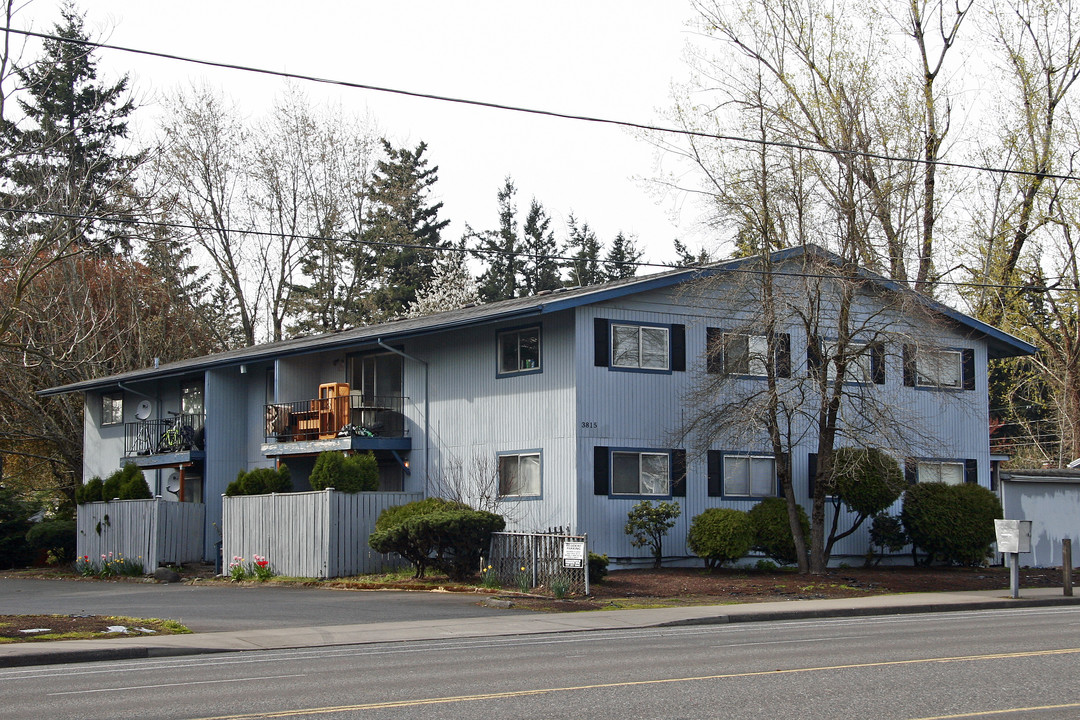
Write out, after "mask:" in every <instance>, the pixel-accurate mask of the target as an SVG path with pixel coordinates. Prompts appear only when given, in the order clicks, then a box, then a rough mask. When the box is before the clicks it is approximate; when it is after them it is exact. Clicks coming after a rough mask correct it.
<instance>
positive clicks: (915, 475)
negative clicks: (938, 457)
mask: <svg viewBox="0 0 1080 720" xmlns="http://www.w3.org/2000/svg"><path fill="white" fill-rule="evenodd" d="M918 467H919V464H918V463H917V462H916V461H915V458H908V459H907V460H905V461H904V479H905V480H907V483H908V485H914V484H915V483H917V482H919V471H918Z"/></svg>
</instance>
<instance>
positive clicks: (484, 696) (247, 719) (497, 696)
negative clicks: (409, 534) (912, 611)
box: [198, 648, 1080, 720]
mask: <svg viewBox="0 0 1080 720" xmlns="http://www.w3.org/2000/svg"><path fill="white" fill-rule="evenodd" d="M1076 654H1080V648H1064V649H1061V650H1030V651H1026V652H1012V653H991V654H988V655H960V656H956V657H940V658H919V659H916V660H886V661H883V662H871V663H854V664H851V665H823V666H819V667H809V668H791V669H788V670H758V671H756V672H742V673H727V674H723V675H697V676H692V677H679V678H662V679H659V680H631V681H626V682H613V683H597V684H595V685H572V686H568V687H554V688H537V689H535V690H510V691H507V692H498V693H479V694H476V695H454V696H447V697H434V698H420V699H418V700H390V701H387V702H377V703H362V704H358V705H336V706H332V707H318V708H306V709H301V710H278V711H272V712H265V713H244V714H241V715H219V716H215V717H206V718H199V719H198V720H254V719H256V718H285V717H297V716H302V715H330V714H332V713H342V712H356V711H358V710H378V709H382V708H399V707H418V706H422V705H440V704H445V703H458V702H475V701H478V700H501V699H504V698H516V697H528V696H530V695H545V694H547V693H560V692H572V691H575V690H603V689H607V688H620V687H640V686H643V685H665V684H671V683H686V682H697V681H701V680H729V679H735V678H749V677H760V676H764V675H792V674H796V673H811V672H824V671H829V670H854V669H859V668H875V667H890V666H894V665H919V664H923V663H950V662H975V661H978V660H1004V659H1010V658H1029V657H1046V656H1050V655H1076ZM1055 707H1063V708H1065V707H1080V704H1077V705H1061V706H1056V705H1048V706H1046V708H1029V709H1036V710H1037V709H1052V708H1055ZM1008 712H1020V710H1019V709H1018V710H992V711H989V712H981V713H969V714H967V715H943V716H940V717H939V718H919V719H918V720H946V718H965V717H978V716H980V715H989V714H994V713H997V714H1003V713H1008Z"/></svg>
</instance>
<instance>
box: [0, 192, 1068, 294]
mask: <svg viewBox="0 0 1080 720" xmlns="http://www.w3.org/2000/svg"><path fill="white" fill-rule="evenodd" d="M0 213H19V214H23V215H44V216H47V217H55V218H62V219H69V220H70V219H74V220H100V221H112V222H118V223H120V224H122V225H144V226H148V227H155V228H162V229H168V230H190V231H193V232H221V233H226V234H235V235H253V236H256V237H267V238H282V239H290V240H305V241H313V242H338V243H351V244H354V245H363V246H367V247H376V248H396V249H402V250H420V251H424V252H433V253H434V252H447V253H451V252H454V253H461V254H463V255H495V256H504V257H523V258H529V259H533V260H538V259H549V260H555V261H558V262H562V263H565V264H567V265H573V263H576V262H579V261H580V260H581V258H577V257H573V256H566V255H541V254H537V253H527V252H510V251H508V250H500V249H497V248H467V247H456V246H453V245H449V246H444V247H433V246H431V245H423V244H420V243H405V242H393V241H388V240H362V239H360V238H335V237H326V236H323V235H308V234H304V233H285V232H274V231H271V230H255V229H234V228H228V227H214V226H210V225H196V224H192V223H180V222H169V221H164V220H142V219H137V218H131V217H123V218H110V217H108V216H99V215H85V214H80V213H62V212H55V211H49V210H27V209H23V208H12V207H3V206H0ZM149 242H154V241H149ZM597 262H598V264H603V265H606V264H609V263H608V261H606V260H604V259H603V258H597ZM716 262H726V261H722V260H719V261H716ZM610 264H614V265H618V266H633V267H646V268H662V269H664V270H695V269H699V270H700V269H705V268H707V267H708V265H709V264H711V263H707V264H705V265H670V264H666V263H656V262H646V261H642V260H627V261H619V262H616V263H610ZM0 267H2V266H0ZM6 267H7V268H8V269H10V268H11V267H13V266H10V265H9V266H6ZM725 272H728V273H740V274H744V275H775V276H777V277H795V278H806V279H810V280H835V279H836V278H837V276H836V275H830V274H824V273H821V274H818V273H801V272H786V271H779V270H759V269H754V268H728V269H726V270H725ZM884 279H885V280H886V281H889V282H896V283H898V284H901V285H902V283H900V282H899V281H896V280H890V279H889V278H884ZM927 284H929V285H940V286H948V287H956V288H976V289H992V290H1017V291H1022V292H1038V293H1045V292H1049V291H1050V290H1051V288H1048V287H1045V286H1039V287H1034V286H1031V285H1005V284H999V283H976V282H960V281H957V280H933V281H928V283H927ZM1055 289H1058V290H1062V291H1070V292H1078V291H1080V288H1055Z"/></svg>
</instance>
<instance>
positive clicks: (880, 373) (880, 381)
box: [870, 342, 885, 385]
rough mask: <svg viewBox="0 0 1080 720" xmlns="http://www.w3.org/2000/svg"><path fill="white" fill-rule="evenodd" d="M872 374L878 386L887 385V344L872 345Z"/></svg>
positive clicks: (877, 343)
mask: <svg viewBox="0 0 1080 720" xmlns="http://www.w3.org/2000/svg"><path fill="white" fill-rule="evenodd" d="M870 374H871V375H872V376H873V381H874V383H875V384H876V385H884V384H885V343H882V342H876V343H871V344H870Z"/></svg>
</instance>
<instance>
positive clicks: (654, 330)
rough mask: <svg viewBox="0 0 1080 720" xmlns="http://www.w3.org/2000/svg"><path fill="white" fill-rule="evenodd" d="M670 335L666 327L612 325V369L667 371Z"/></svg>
mask: <svg viewBox="0 0 1080 720" xmlns="http://www.w3.org/2000/svg"><path fill="white" fill-rule="evenodd" d="M668 333H669V329H668V328H666V327H652V326H649V325H616V324H612V326H611V365H612V367H621V368H640V369H643V370H667V369H668V367H669V364H668V348H669V345H668Z"/></svg>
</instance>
